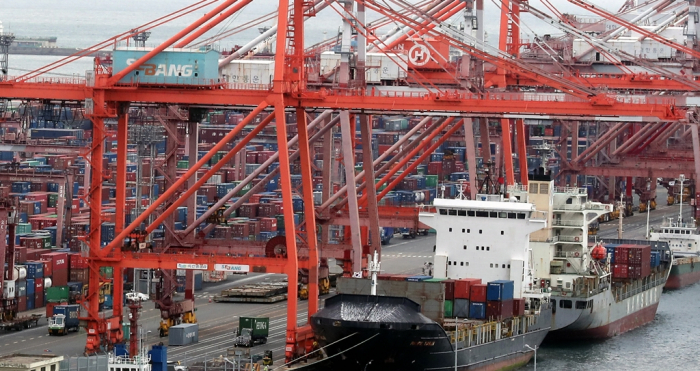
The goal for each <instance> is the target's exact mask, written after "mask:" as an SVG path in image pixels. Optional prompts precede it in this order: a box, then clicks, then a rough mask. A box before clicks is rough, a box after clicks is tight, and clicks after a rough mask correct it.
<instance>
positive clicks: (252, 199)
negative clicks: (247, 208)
mask: <svg viewBox="0 0 700 371" xmlns="http://www.w3.org/2000/svg"><path fill="white" fill-rule="evenodd" d="M261 198H262V195H260V194H254V195H252V196H250V198H249V199H248V201H249V202H250V203H251V204H259V203H260V199H261Z"/></svg>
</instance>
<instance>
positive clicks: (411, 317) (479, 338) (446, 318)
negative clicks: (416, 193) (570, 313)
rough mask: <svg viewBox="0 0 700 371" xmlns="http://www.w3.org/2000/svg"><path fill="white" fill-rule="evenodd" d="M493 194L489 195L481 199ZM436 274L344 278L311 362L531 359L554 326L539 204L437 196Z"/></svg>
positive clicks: (317, 322)
mask: <svg viewBox="0 0 700 371" xmlns="http://www.w3.org/2000/svg"><path fill="white" fill-rule="evenodd" d="M481 199H483V200H481ZM434 206H435V209H436V210H435V212H430V213H421V214H420V220H421V222H422V223H424V224H426V225H428V226H430V227H432V228H434V229H435V230H436V231H437V241H436V256H435V261H434V269H435V271H434V276H433V277H430V276H402V275H380V276H379V280H378V281H376V283H377V286H376V293H377V294H378V296H375V295H371V294H370V291H371V286H372V282H373V281H372V280H367V279H356V278H342V279H339V281H338V292H339V294H338V295H336V296H334V297H332V298H329V299H327V300H326V302H325V307H324V308H323V309H322V310H320V311H319V312H318V313H316V314H315V315H313V316H312V319H311V326H312V328H313V330H314V334H315V336H316V338H317V340H318V342H319V344H320V345H321V346H322V347H323V349H324V351H325V352H326V357H325V358H324V359H322V360H319V361H317V362H315V363H314V364H310V365H308V366H303V367H302V369H319V370H320V369H324V370H328V369H333V370H358V369H366V370H453V369H458V370H504V369H513V368H517V367H519V366H522V365H525V364H526V363H528V362H529V360H530V359H531V357H532V355H533V351H534V350H535V349H536V348H537V347H538V346H539V345H540V343H541V342H542V341H543V340H544V338H545V336H546V335H547V333H548V331H549V328H550V326H551V305H550V295H549V294H548V293H546V292H544V290H541V289H539V288H535V289H534V290H533V289H531V286H532V282H533V281H532V275H531V272H532V270H531V267H530V259H529V253H528V242H529V234H530V232H532V231H535V230H538V229H540V228H542V227H544V226H545V220H544V219H542V218H536V217H535V212H534V211H535V210H534V207H533V205H532V204H529V203H526V202H517V201H513V200H508V201H504V200H503V197H502V196H500V195H483V196H480V200H479V201H475V200H464V199H442V198H438V199H435V201H434Z"/></svg>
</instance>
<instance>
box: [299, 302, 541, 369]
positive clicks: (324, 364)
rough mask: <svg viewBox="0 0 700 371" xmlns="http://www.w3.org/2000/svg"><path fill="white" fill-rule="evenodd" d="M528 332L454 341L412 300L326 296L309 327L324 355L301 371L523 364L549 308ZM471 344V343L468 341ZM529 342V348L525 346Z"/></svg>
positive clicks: (459, 367)
mask: <svg viewBox="0 0 700 371" xmlns="http://www.w3.org/2000/svg"><path fill="white" fill-rule="evenodd" d="M538 317H539V318H538V319H537V321H536V324H534V325H531V326H529V328H528V331H527V332H525V333H522V334H520V335H513V336H510V337H504V338H502V339H497V340H493V339H491V340H489V341H486V342H482V343H480V344H479V343H478V342H476V341H474V342H473V343H472V344H468V343H465V341H468V340H466V339H465V341H461V342H459V343H458V351H457V357H456V359H455V351H454V349H455V345H454V344H453V343H452V341H454V340H451V337H450V336H449V334H448V333H447V332H446V331H445V330H444V329H443V328H442V327H441V326H440V325H439V324H437V323H436V322H434V321H432V320H430V319H428V318H427V317H425V316H423V315H422V314H421V313H420V306H419V305H418V304H416V303H415V302H413V301H411V300H409V299H406V298H400V297H387V296H371V295H349V294H341V295H337V296H335V297H332V298H329V299H327V300H326V306H325V308H324V309H323V310H321V311H319V312H318V313H316V314H315V315H314V316H313V317H312V321H311V326H312V328H313V330H314V334H315V336H316V339H317V341H318V342H319V344H320V345H321V347H323V348H324V352H325V353H326V357H325V358H323V359H321V360H317V361H315V362H313V363H309V364H307V365H301V366H300V368H301V369H304V370H348V371H350V370H353V371H354V370H383V371H389V370H397V371H398V370H402V371H409V370H416V371H418V370H421V371H422V370H454V369H455V362H457V365H458V367H457V369H458V370H461V371H466V370H504V369H514V368H517V367H519V366H522V365H525V364H526V363H527V362H529V361H530V359H531V358H532V355H533V352H532V350H531V349H529V348H528V346H529V347H531V348H535V347H537V346H539V345H540V343H541V342H542V341H543V340H544V337H545V336H546V335H547V332H548V331H549V324H550V323H551V311H549V310H547V311H544V312H543V313H542V314H540V315H539V316H538ZM470 342H471V341H470ZM526 345H527V346H526Z"/></svg>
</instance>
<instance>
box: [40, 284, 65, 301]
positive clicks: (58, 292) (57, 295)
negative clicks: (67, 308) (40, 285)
mask: <svg viewBox="0 0 700 371" xmlns="http://www.w3.org/2000/svg"><path fill="white" fill-rule="evenodd" d="M69 295H70V290H69V289H68V286H56V287H49V288H48V289H46V300H47V301H48V302H49V303H58V302H62V301H68V297H69Z"/></svg>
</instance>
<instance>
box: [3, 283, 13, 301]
mask: <svg viewBox="0 0 700 371" xmlns="http://www.w3.org/2000/svg"><path fill="white" fill-rule="evenodd" d="M2 297H3V298H5V299H14V298H15V280H6V281H3V282H2Z"/></svg>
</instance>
